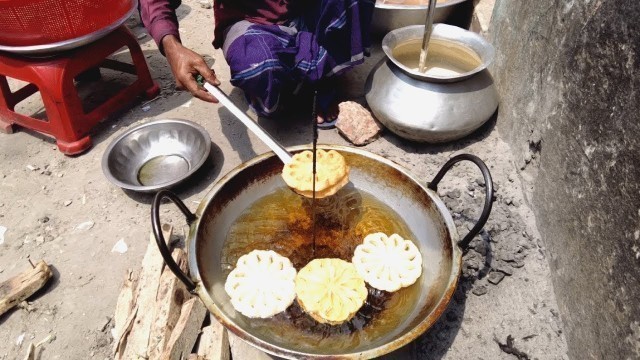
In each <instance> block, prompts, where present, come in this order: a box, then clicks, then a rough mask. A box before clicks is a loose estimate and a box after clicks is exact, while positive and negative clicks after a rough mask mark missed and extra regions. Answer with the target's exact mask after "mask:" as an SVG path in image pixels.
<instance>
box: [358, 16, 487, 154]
mask: <svg viewBox="0 0 640 360" xmlns="http://www.w3.org/2000/svg"><path fill="white" fill-rule="evenodd" d="M423 35H424V25H414V26H407V27H404V28H401V29H396V30H393V31H391V32H390V33H388V34H387V35H386V36H385V37H384V39H383V40H382V50H383V51H384V53H385V55H386V58H384V59H382V60H381V61H380V62H379V63H378V64H376V66H375V67H374V68H373V69H372V70H371V73H370V74H369V76H368V78H367V81H366V84H365V97H366V99H367V104H368V105H369V107H370V108H371V112H372V113H373V115H374V116H375V117H376V119H378V120H379V121H380V122H381V123H382V124H383V125H384V126H385V127H386V128H388V129H389V130H391V131H392V132H393V133H395V134H396V135H398V136H400V137H403V138H405V139H409V140H412V141H418V142H428V143H442V142H448V141H453V140H457V139H461V138H463V137H465V136H467V135H469V134H471V133H472V132H474V131H475V130H477V129H478V128H479V127H481V126H482V125H483V124H484V123H485V122H487V120H489V119H490V118H491V116H492V115H493V114H494V113H495V111H496V109H497V108H498V100H499V99H498V92H497V90H496V87H495V84H494V82H493V78H492V77H491V74H489V71H488V70H487V66H489V64H491V62H492V61H493V58H494V53H495V51H494V48H493V46H492V45H491V44H490V43H488V42H487V41H486V40H485V39H483V38H482V37H481V36H480V35H478V34H475V33H473V32H471V31H468V30H464V29H461V28H459V27H456V26H451V25H446V24H435V25H434V26H433V33H432V35H431V39H432V40H438V41H440V42H442V43H446V44H449V46H452V47H454V48H456V47H458V48H462V49H469V50H471V51H473V52H474V53H475V54H476V55H477V56H478V58H479V60H480V61H479V63H478V65H477V66H476V67H475V68H473V69H471V70H469V71H467V72H463V73H459V74H455V75H453V74H447V75H429V74H424V73H420V72H418V71H417V70H414V69H412V68H410V67H408V66H406V65H405V64H403V63H402V62H401V61H399V60H398V59H397V58H396V57H395V56H394V49H396V48H397V47H398V46H400V45H402V44H404V43H407V42H411V41H416V40H418V41H421V39H422V36H423ZM432 42H433V41H432ZM461 53H464V52H461ZM461 53H457V54H456V53H451V54H448V55H447V56H448V57H450V59H451V60H452V61H454V60H456V57H460V56H461V55H460V54H461ZM419 54H420V51H419V48H418V49H417V52H416V53H415V58H416V59H417V58H418V57H419Z"/></svg>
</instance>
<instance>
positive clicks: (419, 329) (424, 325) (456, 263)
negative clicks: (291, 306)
mask: <svg viewBox="0 0 640 360" xmlns="http://www.w3.org/2000/svg"><path fill="white" fill-rule="evenodd" d="M309 148H310V146H309V145H299V146H294V147H289V148H287V150H288V151H290V152H292V153H294V152H297V151H302V150H308V149H309ZM318 148H323V149H327V150H328V149H333V150H337V151H344V152H351V153H354V154H357V155H361V156H365V157H369V158H372V159H374V160H377V161H380V162H382V163H384V164H385V165H387V166H390V167H392V168H394V169H396V170H398V171H400V172H402V173H403V174H404V175H406V176H407V177H409V178H410V179H411V180H412V181H413V182H414V183H416V184H417V185H419V186H420V188H421V189H422V190H423V191H424V192H426V193H427V195H429V197H430V198H431V200H432V201H433V202H434V204H435V205H436V207H437V209H438V211H439V213H440V214H441V215H442V218H443V219H444V222H445V226H446V227H447V230H448V231H449V233H450V235H451V236H450V237H451V242H452V244H451V245H452V270H451V274H450V275H449V279H448V283H447V287H446V291H444V292H443V294H442V295H441V297H440V299H439V300H438V301H437V302H436V305H435V306H434V308H433V310H432V311H431V312H430V313H429V314H428V315H426V316H425V317H424V319H422V320H421V321H420V322H419V323H418V325H416V326H415V327H414V328H413V329H411V330H409V331H408V332H407V333H405V334H404V335H402V336H400V337H398V338H397V339H395V340H392V341H390V342H387V343H386V344H384V345H380V346H378V347H375V348H372V349H369V350H366V351H362V352H353V353H345V354H314V353H306V352H300V351H295V350H291V349H287V348H283V347H280V346H276V345H273V344H271V343H269V342H266V341H264V340H262V339H260V338H258V337H256V336H254V335H251V334H250V333H248V332H247V331H245V330H244V329H243V328H241V327H239V326H237V325H236V324H235V323H234V321H233V320H232V319H230V318H228V317H227V316H226V315H225V313H224V312H223V311H221V310H220V309H219V308H218V306H217V304H216V303H215V302H214V301H213V299H212V298H211V295H209V292H208V291H207V289H206V287H205V286H204V284H203V282H202V278H201V276H200V271H199V268H198V264H197V256H196V251H197V250H196V242H197V234H198V233H199V230H200V226H201V221H200V220H201V218H202V215H203V214H204V211H205V210H206V208H207V207H208V205H209V204H210V202H211V201H212V199H213V198H214V197H215V196H216V195H217V193H218V191H219V190H220V189H221V188H222V187H223V186H224V185H225V184H226V183H227V182H229V181H231V180H232V179H233V178H234V177H235V176H236V175H238V174H239V173H240V172H242V171H244V170H245V169H246V168H248V167H249V166H252V165H255V164H257V163H260V162H262V161H264V160H266V159H269V158H271V157H274V156H276V155H275V154H274V153H273V152H268V153H265V154H262V155H259V156H257V157H254V158H253V159H251V160H249V161H247V162H244V163H242V164H240V165H239V166H237V167H236V168H234V169H233V170H231V171H229V172H228V173H227V174H226V175H224V176H223V177H222V178H220V180H218V181H217V182H216V183H215V184H214V185H213V187H212V188H211V190H209V192H208V193H207V195H206V196H205V197H204V198H203V200H202V201H201V202H200V205H199V206H198V209H197V210H196V213H195V216H196V219H195V221H193V222H192V224H191V226H190V230H189V236H188V238H187V240H186V242H187V244H186V247H187V249H188V259H189V261H188V267H189V277H190V278H191V279H192V281H193V282H194V283H195V284H196V289H195V290H194V292H195V293H196V294H197V295H198V297H199V298H200V299H201V300H202V302H203V303H204V304H205V306H206V307H207V309H208V310H209V312H210V313H211V314H213V316H214V317H215V318H216V319H217V320H218V321H219V322H220V323H221V324H222V325H223V326H224V327H225V328H227V329H228V330H229V331H231V332H233V333H234V334H235V335H237V336H238V337H240V338H241V339H243V340H245V341H247V342H249V343H250V344H251V345H253V346H255V347H257V348H259V349H260V350H263V351H265V352H267V353H269V354H272V355H275V356H280V357H284V358H287V359H298V358H312V359H370V358H374V357H378V356H382V355H384V354H387V353H390V352H391V351H393V350H396V349H399V348H401V347H402V346H405V345H407V344H409V343H410V342H412V341H413V340H415V339H416V338H418V337H419V336H420V335H422V334H423V333H425V332H426V331H427V330H429V329H430V328H431V327H432V326H433V324H434V323H435V322H436V321H437V320H438V318H439V317H440V316H441V315H442V313H444V310H445V309H446V308H447V306H448V305H449V302H450V301H451V298H452V296H453V293H454V292H455V290H456V287H457V284H458V280H459V278H460V274H461V270H462V249H460V247H459V246H458V241H459V235H458V232H457V229H456V226H455V224H454V222H453V218H452V216H451V213H450V212H449V210H448V209H447V207H446V205H445V204H444V202H443V201H442V200H441V199H440V197H439V196H438V194H437V193H436V192H434V191H433V190H431V189H429V188H428V187H427V185H426V184H425V183H424V182H423V181H421V180H420V179H418V178H417V177H416V176H414V175H413V174H411V173H410V172H409V171H408V170H407V169H406V168H404V167H403V166H401V165H399V164H397V163H395V162H394V161H392V160H389V159H386V158H384V157H382V156H380V155H377V154H374V153H371V152H369V151H366V150H362V149H358V148H353V147H348V146H342V145H329V144H318Z"/></svg>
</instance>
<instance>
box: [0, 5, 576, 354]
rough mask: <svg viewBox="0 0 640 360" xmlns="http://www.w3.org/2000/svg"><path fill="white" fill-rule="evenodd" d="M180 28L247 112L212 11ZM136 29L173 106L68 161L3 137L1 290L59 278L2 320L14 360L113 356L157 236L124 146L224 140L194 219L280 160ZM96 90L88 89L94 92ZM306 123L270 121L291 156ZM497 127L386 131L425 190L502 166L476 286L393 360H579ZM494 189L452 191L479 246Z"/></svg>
mask: <svg viewBox="0 0 640 360" xmlns="http://www.w3.org/2000/svg"><path fill="white" fill-rule="evenodd" d="M179 17H180V19H181V34H182V38H183V42H184V44H185V45H186V46H188V47H190V48H192V49H194V50H195V51H197V52H199V53H201V54H205V55H207V59H208V60H210V61H212V62H213V59H214V58H215V59H217V61H215V65H214V67H215V70H216V72H217V74H218V75H219V77H220V78H221V80H222V83H223V85H222V88H223V90H224V91H226V92H228V93H230V94H231V97H232V99H233V100H234V101H236V103H238V104H243V106H245V107H246V105H244V104H245V102H244V99H243V96H242V94H241V92H240V91H238V90H234V89H232V86H231V85H230V84H229V81H228V80H229V72H228V68H227V67H226V64H225V62H224V59H223V58H222V54H221V53H220V52H219V51H214V49H213V48H212V46H211V45H210V43H211V40H212V31H211V26H212V22H213V19H212V12H211V10H210V9H205V8H203V7H202V6H201V5H200V3H199V2H197V1H193V0H185V1H184V4H183V5H182V7H181V8H180V9H179ZM133 31H134V32H135V34H136V35H139V39H140V42H141V44H142V47H143V50H144V53H145V55H146V56H147V60H148V63H149V65H150V68H151V72H152V75H153V77H154V78H155V79H156V80H157V81H158V83H159V84H160V85H161V88H162V93H161V96H160V97H159V98H157V99H156V100H154V101H152V102H148V103H147V102H146V100H140V101H138V102H137V103H136V105H134V106H133V107H132V108H130V109H128V110H126V111H125V112H123V113H120V114H116V115H114V116H112V117H111V118H110V119H107V120H106V121H105V122H103V123H102V124H101V125H99V126H98V127H97V128H96V129H95V131H94V136H93V141H94V147H93V149H91V151H89V152H87V153H85V154H84V155H81V156H78V157H67V156H64V155H62V154H61V153H60V152H59V151H58V150H57V148H56V146H55V144H54V142H53V141H52V140H50V139H48V138H44V137H42V136H39V135H37V134H35V133H32V132H29V131H24V130H18V131H17V132H16V133H14V134H11V135H6V134H0V226H4V227H6V228H7V231H6V233H5V235H4V243H2V244H0V281H4V280H6V279H8V278H10V277H12V276H14V275H15V274H17V273H19V272H21V271H23V270H26V269H28V268H29V267H30V265H29V262H28V260H29V259H30V260H32V261H34V262H35V261H38V260H40V259H44V260H45V261H46V262H47V263H49V264H51V265H52V266H53V268H54V269H55V275H54V279H53V280H52V281H51V283H50V284H49V285H48V286H47V287H46V288H45V289H44V290H43V291H40V292H39V293H37V294H36V296H34V297H32V298H31V299H29V302H28V303H24V304H23V306H21V307H20V308H17V309H14V310H12V311H10V312H9V313H7V314H5V315H4V316H1V317H0V338H2V339H4V341H3V342H2V343H0V359H1V360H8V359H17V358H23V357H24V355H25V353H26V349H27V347H28V345H29V343H30V342H38V341H40V340H42V339H44V338H46V337H47V336H48V335H52V338H53V340H51V341H49V342H47V343H45V344H44V345H43V346H42V347H41V348H40V350H39V356H40V358H41V359H88V358H96V359H109V358H110V357H111V355H110V354H111V346H112V341H113V339H112V337H111V333H110V329H111V327H112V326H113V324H112V321H111V317H112V315H113V311H114V307H115V303H116V299H117V296H118V293H119V289H120V286H121V285H122V281H123V279H124V275H125V273H126V271H127V269H136V268H137V267H138V266H139V265H140V263H141V260H142V256H143V254H144V251H145V249H146V246H147V244H148V239H149V231H150V229H151V227H150V220H149V215H150V201H151V197H150V196H149V195H141V194H136V193H131V192H126V191H123V190H122V189H120V188H118V187H116V186H114V185H112V184H111V183H109V182H108V181H107V179H106V178H105V177H104V175H103V173H102V169H101V159H102V155H103V152H104V150H105V149H106V147H107V146H108V144H109V143H110V141H112V140H113V139H114V138H115V137H117V136H118V135H119V134H121V133H122V132H124V131H125V130H127V129H129V128H130V127H131V126H134V125H135V124H138V123H140V122H144V121H148V120H152V119H160V118H183V119H188V120H192V121H195V122H197V123H199V124H200V125H202V126H204V127H205V128H206V129H207V130H208V132H209V134H210V135H211V139H212V141H213V146H212V154H211V158H210V161H209V162H208V163H207V164H206V166H205V168H204V169H203V170H202V171H199V172H198V173H197V176H195V177H194V179H193V180H192V181H190V182H188V183H187V184H185V185H183V186H181V187H180V188H178V189H177V192H178V194H179V195H180V197H181V198H182V199H184V200H185V202H186V204H187V205H188V206H189V207H190V208H191V209H195V208H196V206H197V204H198V202H199V200H200V199H201V198H203V196H204V195H205V194H206V192H207V191H208V189H209V188H210V187H211V185H212V184H213V183H214V182H215V181H216V180H217V179H218V178H220V177H221V176H223V175H224V174H225V173H227V172H228V171H229V170H231V169H232V168H234V167H236V166H237V165H239V164H241V163H242V162H244V161H247V160H249V159H251V158H253V157H254V156H256V155H257V154H262V153H264V152H266V151H267V148H266V147H265V145H264V144H262V143H261V142H260V141H259V140H258V139H257V138H256V137H254V136H253V135H251V134H248V133H247V130H246V129H245V128H244V127H243V126H242V124H241V123H240V122H239V121H237V120H235V119H234V118H233V117H232V115H231V114H230V113H229V112H228V111H227V110H225V109H224V108H221V107H220V106H217V105H211V104H206V103H203V102H200V101H198V100H196V99H192V98H191V97H190V95H189V94H187V93H185V92H180V91H176V90H175V88H174V84H173V79H172V76H171V73H170V70H169V68H168V66H167V64H166V61H165V59H164V58H163V57H162V56H161V55H160V53H159V52H158V51H157V48H156V46H155V44H154V43H153V41H152V40H151V38H150V37H149V36H144V35H142V34H144V29H142V28H141V27H140V26H137V27H134V28H133ZM125 55H126V54H118V55H116V57H124V56H125ZM381 58H382V54H381V52H380V51H379V50H374V52H373V55H372V57H371V58H369V59H368V60H367V62H366V64H365V65H363V66H360V67H359V68H358V69H356V70H355V71H354V72H353V73H351V74H350V75H349V76H348V77H347V82H346V83H347V85H348V86H347V88H348V89H347V90H348V91H347V93H348V95H349V98H351V99H354V100H356V101H360V102H362V101H363V83H364V80H365V78H366V76H367V74H368V72H369V70H370V69H371V67H372V66H373V65H374V64H375V63H376V62H377V61H379V60H380V59H381ZM125 78H126V77H124V76H122V75H121V74H118V73H109V72H103V84H106V87H105V88H106V89H110V88H113V87H117V86H118V84H120V83H121V82H122V81H123V79H125ZM14 85H16V84H15V82H14ZM96 87H98V85H96V84H90V85H89V86H88V87H87V86H85V89H84V92H91V91H93V90H95V89H96ZM88 90H91V91H88ZM91 96H94V95H91ZM95 100H96V99H91V98H89V101H95ZM20 109H21V111H23V112H25V113H27V114H35V113H41V112H42V105H41V104H40V103H39V102H38V99H37V98H35V97H32V98H31V99H29V100H28V101H26V102H25V103H24V104H21V107H20ZM298 115H299V116H297V119H288V120H282V121H277V120H260V123H261V124H262V125H263V126H264V127H266V128H267V130H268V131H269V132H270V133H271V134H273V136H274V137H275V138H276V139H277V140H278V141H280V142H282V143H283V144H284V145H286V146H290V145H297V144H307V143H309V142H310V141H311V137H310V134H311V133H310V127H309V121H308V120H305V119H308V114H306V113H301V114H298ZM293 117H296V116H295V115H294V116H293ZM495 121H496V120H495V119H492V120H490V121H489V122H488V123H487V125H485V126H484V127H483V128H481V129H480V130H479V131H477V132H476V133H475V134H473V135H472V136H470V137H469V138H467V139H464V140H462V141H457V142H454V143H452V144H446V145H427V144H418V143H411V142H408V141H406V140H403V139H401V138H399V137H397V136H395V135H393V134H392V133H390V132H385V133H384V134H383V136H382V137H381V138H380V139H379V140H377V141H375V142H374V143H372V144H370V145H368V146H366V147H365V149H366V150H368V151H370V152H373V153H376V154H379V155H382V156H385V157H387V158H389V159H391V160H393V161H395V162H397V163H399V164H401V165H403V166H405V167H406V168H408V169H409V170H410V171H411V172H413V173H414V174H416V175H417V176H419V177H420V178H422V179H424V180H425V181H429V180H430V178H431V177H433V175H434V174H435V173H436V172H437V170H438V169H439V168H440V166H442V165H443V164H444V163H445V162H446V160H447V159H448V158H450V157H451V156H453V155H455V154H458V153H463V152H465V153H471V154H475V155H478V156H479V157H481V158H482V159H483V160H484V161H485V162H486V163H487V164H488V165H489V166H490V168H491V171H492V174H493V177H494V181H495V183H496V184H497V187H498V192H497V196H496V201H495V203H494V211H493V214H492V216H491V218H490V220H489V222H488V224H487V226H486V227H485V231H483V232H482V234H481V236H478V237H477V239H475V240H474V242H473V243H472V250H470V251H469V252H468V254H467V255H466V256H465V259H464V262H465V267H464V271H463V276H462V279H461V282H460V285H459V287H458V290H457V292H456V294H455V297H454V299H453V301H452V302H451V304H450V306H449V308H448V310H447V311H446V313H445V314H444V315H443V316H442V318H441V319H440V320H439V321H438V322H437V324H436V326H435V327H434V328H433V329H431V330H430V331H429V332H428V333H426V334H425V335H423V336H422V337H421V338H419V339H418V340H417V341H415V342H414V343H412V344H411V345H409V347H408V348H407V349H403V351H402V353H401V354H402V355H400V353H398V354H396V355H397V356H393V355H392V356H391V357H390V358H409V357H413V358H419V359H516V358H518V359H564V358H566V343H565V340H564V336H563V333H562V323H561V320H560V318H559V316H558V313H557V306H556V302H555V299H554V293H553V289H552V287H551V283H550V277H549V268H548V265H547V258H546V252H545V251H546V250H545V247H544V244H543V243H542V242H541V241H540V239H539V237H538V233H537V230H536V224H535V220H534V218H533V215H532V212H531V210H530V209H529V208H528V207H527V205H526V203H525V200H524V199H523V196H522V193H523V191H522V188H521V182H520V178H519V176H518V170H517V168H516V166H515V165H514V163H513V159H512V158H511V156H510V151H509V148H508V146H507V145H506V144H505V143H504V142H503V141H502V140H501V139H500V134H499V133H498V131H497V129H496V128H495ZM319 141H320V142H321V143H329V144H348V143H347V142H346V141H345V140H344V139H343V138H342V137H341V136H340V135H339V134H338V133H337V131H336V130H328V131H321V133H320V139H319ZM483 186H484V184H483V182H482V181H480V173H479V172H478V171H477V170H476V169H474V168H472V167H471V166H469V165H461V166H458V167H456V168H455V169H454V170H453V171H452V173H451V174H450V175H448V176H447V177H446V178H445V180H444V181H443V184H442V187H441V190H440V193H441V195H442V197H443V199H444V200H445V202H446V203H447V205H448V206H449V207H450V209H451V211H452V214H453V216H454V219H455V220H456V223H457V225H458V226H459V231H460V233H461V234H466V232H467V231H468V230H467V229H468V228H470V225H471V224H472V220H473V219H476V218H477V216H478V215H479V209H480V205H481V202H482V199H483V195H482V191H483ZM166 209H167V210H165V211H163V217H165V218H166V219H167V221H171V222H173V223H174V225H175V227H176V229H177V235H178V236H180V235H181V233H182V230H181V228H182V224H183V221H182V220H181V218H180V216H179V215H178V213H177V211H176V210H175V209H174V208H172V207H169V206H167V207H166ZM83 223H84V224H83ZM80 224H83V226H79V225H80ZM542 226H543V224H542ZM119 240H123V241H124V242H125V243H126V244H127V246H128V249H127V251H126V252H125V253H124V254H120V253H117V252H113V251H112V249H113V247H114V245H115V244H116V243H117V242H118V241H119ZM510 336H511V337H513V339H514V342H513V348H515V349H513V348H511V347H509V346H503V347H502V349H501V346H500V345H499V344H498V343H501V344H506V342H507V338H508V337H510ZM509 352H510V353H511V354H508V353H509Z"/></svg>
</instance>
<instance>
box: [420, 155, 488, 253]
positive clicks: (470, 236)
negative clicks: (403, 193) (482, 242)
mask: <svg viewBox="0 0 640 360" xmlns="http://www.w3.org/2000/svg"><path fill="white" fill-rule="evenodd" d="M465 160H467V161H471V162H472V163H474V164H476V166H477V167H478V168H479V169H480V171H481V172H482V177H484V183H485V198H484V207H483V208H482V214H481V215H480V218H479V219H478V222H477V223H476V225H475V226H474V227H473V228H472V229H471V230H470V231H469V233H468V234H467V236H465V237H464V238H463V239H462V240H460V241H459V242H458V246H460V247H461V248H462V249H464V250H466V249H467V247H468V246H469V243H470V242H471V240H473V238H474V237H475V236H476V235H478V233H480V230H482V228H483V227H484V225H485V224H486V223H487V219H489V214H490V213H491V207H492V206H493V180H492V179H491V173H490V172H489V168H488V167H487V165H486V164H485V163H484V162H483V161H482V160H480V158H479V157H477V156H475V155H471V154H461V155H457V156H454V157H453V158H451V159H449V161H447V163H446V164H444V166H443V167H442V169H440V171H439V172H438V173H437V174H436V176H435V177H434V178H433V180H431V182H430V183H429V185H428V186H427V187H428V188H429V189H431V190H433V191H436V192H437V191H438V184H439V183H440V180H442V178H443V177H444V175H445V174H446V173H447V172H448V171H449V170H450V169H451V167H453V165H455V164H457V163H459V162H461V161H465Z"/></svg>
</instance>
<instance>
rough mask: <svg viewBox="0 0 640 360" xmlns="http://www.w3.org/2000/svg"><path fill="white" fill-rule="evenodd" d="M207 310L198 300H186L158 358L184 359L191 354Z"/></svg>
mask: <svg viewBox="0 0 640 360" xmlns="http://www.w3.org/2000/svg"><path fill="white" fill-rule="evenodd" d="M206 314H207V309H206V308H205V307H204V304H202V302H201V301H200V299H198V298H192V299H190V300H188V301H187V302H186V303H185V304H184V305H183V306H182V311H181V312H180V319H178V323H177V324H176V327H175V328H174V329H173V332H172V333H171V338H170V339H169V342H167V346H166V347H165V350H164V353H163V354H162V356H161V357H160V359H162V360H174V359H182V358H186V357H187V356H189V354H191V350H192V349H193V345H194V344H195V343H196V340H197V338H198V333H199V332H200V328H201V327H202V323H203V322H204V318H205V316H206ZM238 359H242V358H238Z"/></svg>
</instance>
